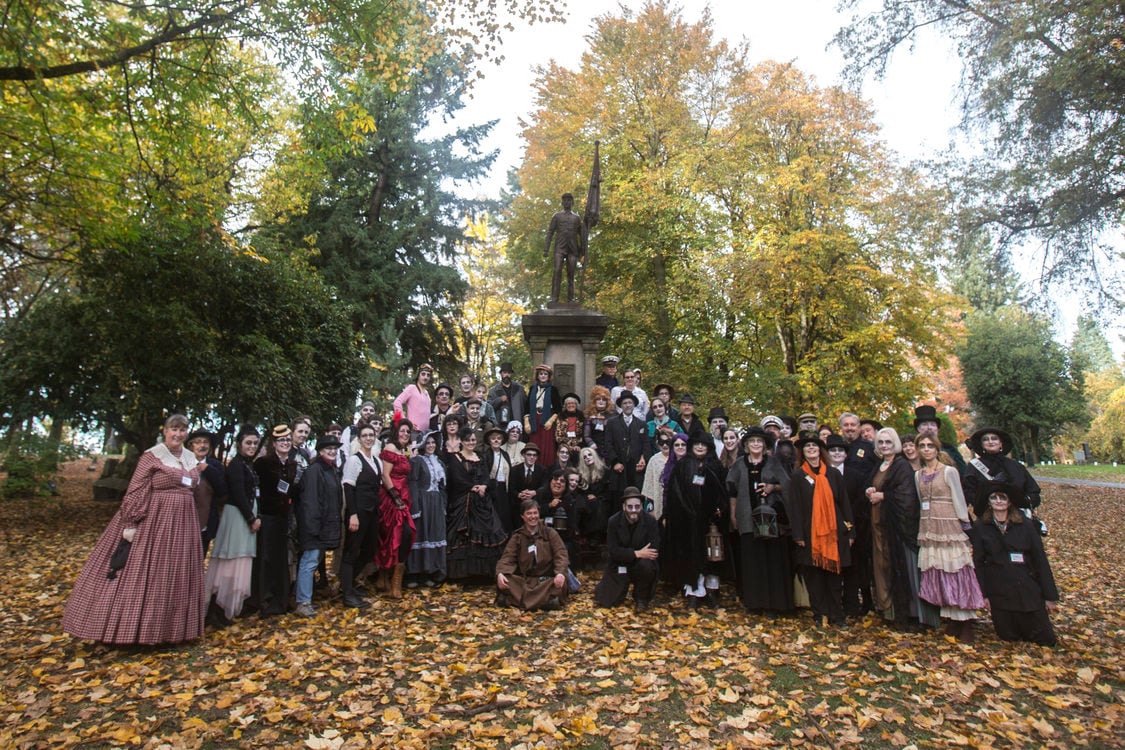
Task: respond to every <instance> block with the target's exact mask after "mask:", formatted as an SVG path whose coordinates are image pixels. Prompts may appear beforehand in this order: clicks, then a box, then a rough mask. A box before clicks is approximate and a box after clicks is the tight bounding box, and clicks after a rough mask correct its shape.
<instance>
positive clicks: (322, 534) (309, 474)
mask: <svg viewBox="0 0 1125 750" xmlns="http://www.w3.org/2000/svg"><path fill="white" fill-rule="evenodd" d="M343 500H344V497H343V490H342V489H341V486H340V477H339V475H338V474H337V470H336V467H335V466H334V465H333V466H329V465H328V464H327V463H325V462H324V461H322V460H320V459H319V458H318V459H317V460H315V461H313V462H312V464H311V465H310V466H309V468H308V471H306V472H305V476H304V479H303V481H302V482H301V500H300V502H299V503H297V542H298V543H299V544H300V546H301V549H302V550H311V549H334V548H335V547H338V546H340V538H341V533H342V528H341V527H342V523H341V520H340V510H341V508H342V506H343Z"/></svg>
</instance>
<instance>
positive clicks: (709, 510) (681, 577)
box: [661, 455, 730, 596]
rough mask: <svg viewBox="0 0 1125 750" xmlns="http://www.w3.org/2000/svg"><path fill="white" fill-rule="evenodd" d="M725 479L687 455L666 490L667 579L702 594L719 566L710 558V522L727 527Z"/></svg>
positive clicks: (664, 555)
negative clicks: (707, 578) (708, 577)
mask: <svg viewBox="0 0 1125 750" xmlns="http://www.w3.org/2000/svg"><path fill="white" fill-rule="evenodd" d="M725 498H726V493H725V490H724V488H723V484H722V481H721V480H720V479H719V475H718V474H717V473H716V472H715V470H714V468H713V467H712V466H711V465H710V464H709V462H707V461H700V460H699V459H697V458H695V457H694V456H690V455H689V456H685V457H684V458H682V459H680V460H679V461H677V462H676V466H675V468H674V469H672V476H671V477H670V478H669V480H668V489H667V490H666V491H665V493H664V520H665V523H666V526H665V528H666V530H667V541H666V543H665V544H664V546H663V547H662V549H661V558H662V559H661V569H662V571H663V572H664V575H665V578H666V580H669V581H671V582H672V583H674V584H676V585H677V586H680V587H685V593H687V589H690V590H691V592H692V593H690V594H688V595H690V596H701V595H702V589H703V577H704V576H707V575H718V574H719V572H720V568H719V566H718V565H716V564H715V563H711V562H708V560H707V539H706V537H707V531H708V529H709V528H710V527H711V524H715V525H717V526H718V528H720V529H723V528H726V526H727V522H726V516H727V515H729V514H728V513H727V510H726V509H728V508H729V506H730V503H729V501H725Z"/></svg>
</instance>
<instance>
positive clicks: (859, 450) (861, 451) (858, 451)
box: [855, 448, 864, 458]
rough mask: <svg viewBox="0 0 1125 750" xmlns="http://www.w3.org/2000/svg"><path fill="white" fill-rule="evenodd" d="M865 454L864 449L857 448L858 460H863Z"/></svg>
mask: <svg viewBox="0 0 1125 750" xmlns="http://www.w3.org/2000/svg"><path fill="white" fill-rule="evenodd" d="M863 453H864V451H863V448H857V449H856V452H855V456H856V458H863Z"/></svg>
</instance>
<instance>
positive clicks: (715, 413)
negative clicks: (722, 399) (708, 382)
mask: <svg viewBox="0 0 1125 750" xmlns="http://www.w3.org/2000/svg"><path fill="white" fill-rule="evenodd" d="M726 418H727V413H726V411H725V410H724V409H723V407H721V406H713V407H711V411H709V412H708V413H707V421H708V422H710V421H711V420H712V419H722V420H723V421H726Z"/></svg>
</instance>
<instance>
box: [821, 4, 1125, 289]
mask: <svg viewBox="0 0 1125 750" xmlns="http://www.w3.org/2000/svg"><path fill="white" fill-rule="evenodd" d="M840 7H841V8H842V9H844V10H852V11H854V15H853V16H852V20H851V23H850V24H849V25H848V26H846V27H845V28H844V29H842V30H841V31H840V32H839V33H838V34H837V36H836V43H837V44H838V45H839V47H840V49H841V50H842V51H843V52H844V54H845V55H846V56H847V57H848V58H849V61H850V62H849V66H848V73H850V75H851V77H852V79H853V80H859V79H861V78H863V77H864V76H866V75H867V74H869V73H874V74H875V75H876V76H880V75H882V74H883V73H884V72H885V71H886V69H887V67H888V65H890V61H891V58H892V56H893V55H894V53H895V52H896V51H899V50H901V49H902V48H904V47H909V46H912V45H913V44H914V43H915V42H916V41H917V40H918V39H919V36H920V34H921V33H922V32H923V31H924V30H928V29H934V30H937V31H938V32H939V33H941V34H942V35H943V36H945V37H946V38H948V39H950V40H951V41H952V42H953V43H954V44H955V46H956V49H957V52H958V56H959V58H960V60H961V65H962V78H961V87H960V97H961V102H962V106H963V112H964V124H965V127H966V130H967V131H968V132H970V133H974V134H976V133H983V134H985V138H986V139H987V141H986V145H987V149H988V150H987V153H986V155H985V156H984V157H974V158H973V159H972V162H971V164H966V165H964V166H963V167H961V168H960V172H961V179H960V180H959V182H960V184H961V187H962V188H963V189H964V190H965V191H966V195H967V197H968V198H969V199H970V202H969V205H968V207H967V208H968V209H969V210H968V213H967V215H966V217H965V221H966V225H967V226H969V227H970V228H972V227H975V226H985V227H988V228H989V230H990V231H991V232H993V233H994V234H995V235H996V236H997V237H999V238H1000V239H1001V240H1002V241H1004V242H1005V243H1006V244H1007V243H1011V242H1015V241H1022V240H1024V239H1029V240H1030V239H1034V240H1038V241H1040V243H1041V248H1042V250H1043V254H1044V260H1043V280H1044V281H1045V282H1048V283H1049V282H1053V281H1066V280H1074V281H1077V282H1082V283H1085V284H1088V285H1091V286H1094V287H1095V288H1097V289H1098V290H1099V291H1101V292H1103V293H1108V294H1111V295H1113V294H1117V293H1119V291H1120V286H1119V283H1120V278H1119V277H1118V276H1117V275H1116V274H1115V263H1116V261H1115V259H1116V257H1117V255H1118V252H1117V251H1116V250H1114V249H1113V248H1112V247H1107V246H1106V245H1107V240H1106V239H1105V235H1106V234H1108V235H1110V236H1112V235H1114V234H1116V233H1118V232H1119V230H1120V228H1121V224H1122V218H1123V213H1125V173H1123V171H1122V169H1121V164H1122V160H1123V156H1125V117H1123V115H1125V96H1123V93H1125V33H1123V32H1122V26H1121V5H1120V3H1118V2H1114V1H1113V0H1079V1H1078V2H1058V1H1057V0H883V2H882V3H881V7H879V8H877V9H876V10H874V11H873V12H868V11H867V4H866V3H863V2H862V0H842V2H841V3H840Z"/></svg>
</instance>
